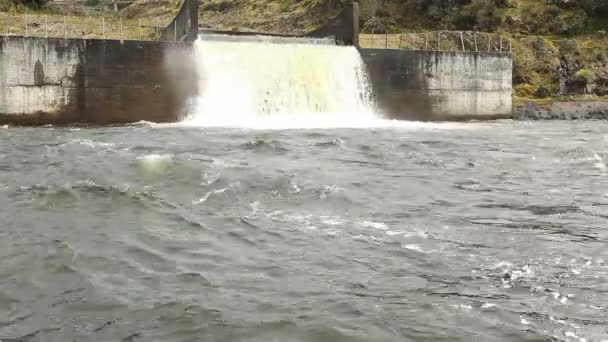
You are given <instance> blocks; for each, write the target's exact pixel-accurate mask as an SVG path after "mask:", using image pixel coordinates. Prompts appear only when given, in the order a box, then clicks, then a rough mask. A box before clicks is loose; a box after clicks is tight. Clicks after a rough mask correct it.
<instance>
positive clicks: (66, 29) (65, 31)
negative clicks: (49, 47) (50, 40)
mask: <svg viewBox="0 0 608 342" xmlns="http://www.w3.org/2000/svg"><path fill="white" fill-rule="evenodd" d="M63 38H65V39H67V38H68V19H67V18H66V17H65V15H64V16H63Z"/></svg>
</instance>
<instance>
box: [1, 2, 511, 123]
mask: <svg viewBox="0 0 608 342" xmlns="http://www.w3.org/2000/svg"><path fill="white" fill-rule="evenodd" d="M197 6H198V5H197V3H196V1H193V0H192V1H191V0H187V1H184V3H183V5H182V8H181V10H180V12H179V13H178V15H177V16H176V18H175V19H174V21H173V22H172V23H171V24H169V25H168V26H167V27H166V29H164V30H163V31H162V32H161V36H160V37H161V41H137V40H104V39H62V38H37V37H20V36H0V124H16V125H45V124H72V123H76V124H120V123H131V122H138V121H151V122H176V121H185V122H188V123H190V124H197V123H198V124H204V125H230V126H239V125H244V124H245V122H246V123H249V124H251V122H252V120H254V119H259V120H268V119H269V118H273V119H274V120H284V121H291V122H294V121H304V122H305V121H309V122H311V123H312V122H314V121H318V120H319V118H322V119H321V120H326V121H331V120H334V121H336V120H338V121H341V122H348V121H349V120H341V119H340V118H350V117H353V123H354V122H366V121H367V122H370V120H374V119H389V120H419V121H441V120H468V119H481V118H505V117H510V115H511V106H512V105H511V94H512V85H511V84H512V75H511V74H512V59H511V56H510V54H508V53H498V52H475V53H472V52H456V51H415V50H396V49H365V48H358V47H357V42H358V9H357V8H358V7H357V4H356V3H351V4H350V5H348V6H346V8H345V9H344V10H343V11H342V12H341V13H340V14H338V16H336V18H334V20H332V21H331V22H330V23H328V24H327V25H326V26H325V27H322V28H319V29H317V30H315V31H313V32H309V33H308V34H306V35H303V36H290V35H281V34H274V35H265V34H258V33H246V32H245V33H230V34H229V35H228V34H227V33H226V32H205V31H199V29H198V21H197V17H196V13H197ZM213 111H215V112H222V115H215V116H214V115H211V114H209V113H210V112H213ZM226 113H228V114H226ZM351 124H352V123H351Z"/></svg>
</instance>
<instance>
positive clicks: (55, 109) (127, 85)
mask: <svg viewBox="0 0 608 342" xmlns="http://www.w3.org/2000/svg"><path fill="white" fill-rule="evenodd" d="M191 49H192V46H191V45H189V44H182V43H159V42H141V41H124V42H121V41H117V40H84V39H42V38H24V37H0V124H28V125H43V124H68V123H69V124H72V123H90V124H115V123H128V122H136V121H141V120H147V121H156V122H167V121H175V120H177V119H179V118H180V116H182V115H184V114H185V112H186V111H187V109H188V108H187V105H188V103H189V101H190V99H191V98H192V97H193V96H196V94H197V92H198V89H197V84H198V82H197V75H196V72H194V71H193V70H195V68H193V67H192V66H193V65H194V62H193V61H192V60H191V59H192V56H193V54H192V51H191Z"/></svg>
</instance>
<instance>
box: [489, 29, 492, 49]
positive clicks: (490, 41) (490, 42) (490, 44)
mask: <svg viewBox="0 0 608 342" xmlns="http://www.w3.org/2000/svg"><path fill="white" fill-rule="evenodd" d="M491 51H492V35H491V34H489V33H488V52H491Z"/></svg>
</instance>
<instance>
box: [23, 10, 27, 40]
mask: <svg viewBox="0 0 608 342" xmlns="http://www.w3.org/2000/svg"><path fill="white" fill-rule="evenodd" d="M23 30H24V31H25V36H26V37H27V14H23Z"/></svg>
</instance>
